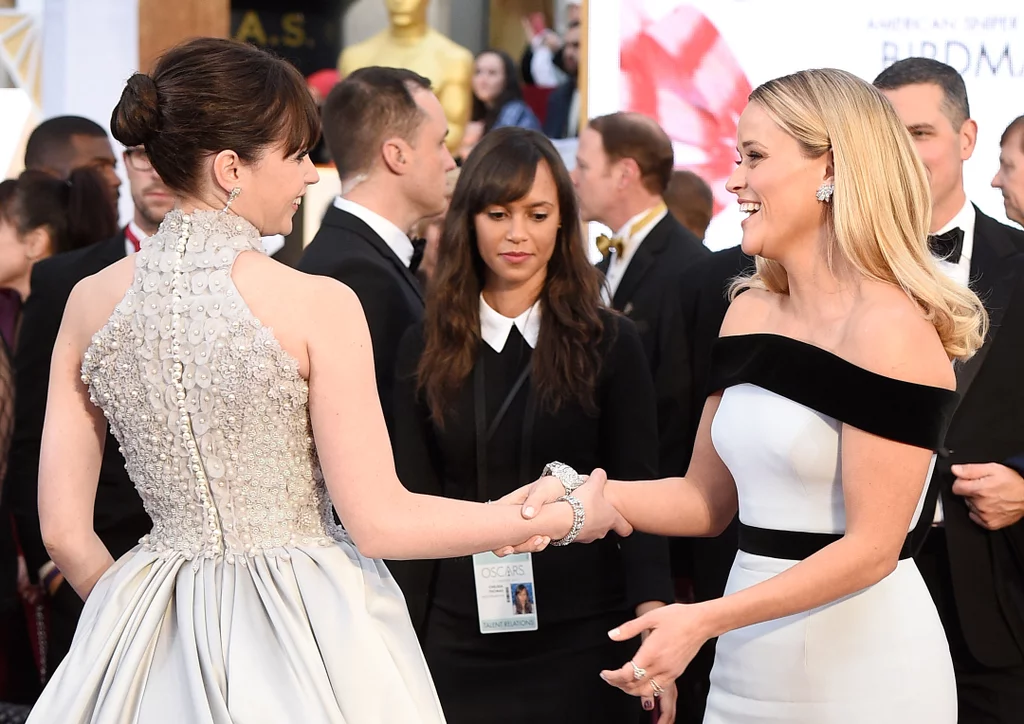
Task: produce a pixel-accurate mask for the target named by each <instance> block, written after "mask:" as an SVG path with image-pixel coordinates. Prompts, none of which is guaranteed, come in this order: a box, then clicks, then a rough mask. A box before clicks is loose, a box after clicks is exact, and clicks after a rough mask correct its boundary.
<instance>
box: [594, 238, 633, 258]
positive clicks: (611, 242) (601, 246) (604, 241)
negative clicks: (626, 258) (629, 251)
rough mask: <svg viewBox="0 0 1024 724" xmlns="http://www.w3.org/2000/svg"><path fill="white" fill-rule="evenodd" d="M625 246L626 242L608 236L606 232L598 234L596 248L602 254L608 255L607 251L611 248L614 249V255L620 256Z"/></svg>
mask: <svg viewBox="0 0 1024 724" xmlns="http://www.w3.org/2000/svg"><path fill="white" fill-rule="evenodd" d="M625 248H626V242H625V241H624V240H623V239H619V238H618V237H615V236H608V235H607V234H600V235H599V236H598V237H597V250H598V251H599V252H601V255H602V256H608V252H609V251H610V250H612V249H615V254H616V256H622V252H623V251H624V250H625Z"/></svg>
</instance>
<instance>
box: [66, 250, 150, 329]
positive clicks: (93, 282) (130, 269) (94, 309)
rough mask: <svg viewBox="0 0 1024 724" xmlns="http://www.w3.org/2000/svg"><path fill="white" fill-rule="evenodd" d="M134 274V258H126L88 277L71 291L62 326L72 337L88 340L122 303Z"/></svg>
mask: <svg viewBox="0 0 1024 724" xmlns="http://www.w3.org/2000/svg"><path fill="white" fill-rule="evenodd" d="M134 274H135V257H134V255H133V256H127V257H125V258H124V259H121V260H120V261H117V262H115V263H113V264H111V265H110V266H107V267H105V268H103V269H101V270H100V271H98V272H96V273H95V274H93V275H91V276H87V277H85V278H84V279H82V280H81V281H79V282H78V283H77V284H75V286H74V287H73V288H72V289H71V294H70V296H69V297H68V301H67V304H66V306H65V307H64V324H66V325H69V326H70V329H71V331H73V332H74V333H75V334H76V336H81V337H83V338H85V339H89V338H91V337H92V335H93V334H94V333H96V332H98V331H99V330H100V328H101V327H103V325H104V324H106V323H107V320H108V319H110V316H111V315H112V314H113V313H114V309H115V308H116V307H117V305H118V304H119V303H120V302H121V300H122V299H124V296H125V294H126V293H127V292H128V288H129V287H131V285H132V278H133V276H134Z"/></svg>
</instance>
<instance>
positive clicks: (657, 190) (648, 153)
mask: <svg viewBox="0 0 1024 724" xmlns="http://www.w3.org/2000/svg"><path fill="white" fill-rule="evenodd" d="M588 128H590V129H592V130H594V131H596V132H597V133H598V134H600V136H601V143H602V145H603V146H604V152H605V153H606V154H607V155H608V160H609V161H611V162H615V161H619V160H622V159H625V158H629V159H632V160H633V161H635V162H636V165H637V167H638V168H639V170H640V176H641V179H642V181H643V185H644V188H646V189H647V190H648V191H649V192H651V193H652V194H658V195H661V194H663V193H665V189H666V188H668V183H669V181H670V180H671V178H672V166H673V164H674V156H673V153H672V141H671V140H670V139H669V137H668V134H667V133H665V131H664V130H663V129H662V127H661V126H659V125H658V123H657V122H656V121H655V120H654V119H652V118H649V117H648V116H645V115H643V114H642V113H612V114H610V115H607V116H599V117H598V118H595V119H593V120H591V121H590V123H589V125H588Z"/></svg>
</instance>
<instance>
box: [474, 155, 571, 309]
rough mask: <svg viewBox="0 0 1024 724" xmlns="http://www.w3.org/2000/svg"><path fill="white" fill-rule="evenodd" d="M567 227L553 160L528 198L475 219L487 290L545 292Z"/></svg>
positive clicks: (539, 170) (539, 171)
mask: <svg viewBox="0 0 1024 724" xmlns="http://www.w3.org/2000/svg"><path fill="white" fill-rule="evenodd" d="M561 223H562V220H561V213H560V209H559V206H558V187H557V186H556V184H555V178H554V175H553V174H552V173H551V169H550V168H549V167H548V164H547V162H546V161H541V162H540V163H538V164H537V171H536V174H535V175H534V179H533V186H532V187H531V188H530V190H529V191H528V192H527V193H526V195H525V196H523V197H522V198H521V199H517V200H515V201H512V202H510V203H507V204H491V205H489V206H486V207H484V209H483V210H482V211H481V212H480V213H478V214H477V215H476V217H475V218H474V219H473V224H474V226H475V229H476V239H477V248H478V250H479V252H480V257H481V258H482V259H483V261H484V264H485V265H486V266H487V269H486V278H485V280H484V286H485V288H492V289H496V288H502V289H510V288H517V287H519V286H522V285H524V284H528V285H531V286H532V285H536V287H537V289H538V291H539V290H540V288H541V287H542V286H543V284H544V279H545V277H546V276H547V266H548V262H549V261H550V260H551V256H552V255H553V254H554V252H555V244H556V243H557V241H558V228H559V226H560V225H561Z"/></svg>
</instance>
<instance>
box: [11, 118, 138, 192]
mask: <svg viewBox="0 0 1024 724" xmlns="http://www.w3.org/2000/svg"><path fill="white" fill-rule="evenodd" d="M25 168H26V169H30V170H34V171H44V172H46V173H48V174H50V175H52V176H56V177H58V178H61V179H67V178H68V176H70V175H71V172H72V171H74V170H75V169H78V168H93V169H95V170H96V171H98V172H99V173H100V175H101V176H102V177H103V179H104V180H105V181H106V182H107V185H108V187H109V188H110V195H111V202H112V203H113V204H114V206H115V207H116V206H117V195H118V189H119V188H120V187H121V178H120V177H119V176H118V175H117V159H116V158H115V157H114V151H113V149H112V148H111V146H110V139H109V138H108V137H107V132H106V131H104V130H103V128H102V127H100V126H99V125H98V124H97V123H94V122H93V121H90V120H89V119H88V118H82V117H81V116H57V117H55V118H49V119H47V120H45V121H43V122H42V123H40V124H39V125H38V126H36V128H35V130H33V131H32V134H31V135H30V136H29V137H28V143H27V144H26V145H25Z"/></svg>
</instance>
